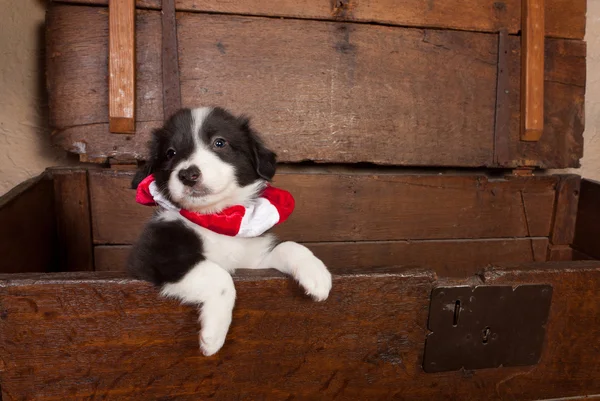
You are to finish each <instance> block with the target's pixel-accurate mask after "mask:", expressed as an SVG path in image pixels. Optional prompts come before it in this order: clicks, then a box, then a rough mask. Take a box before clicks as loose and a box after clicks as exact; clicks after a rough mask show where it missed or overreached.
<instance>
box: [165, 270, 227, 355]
mask: <svg viewBox="0 0 600 401" xmlns="http://www.w3.org/2000/svg"><path fill="white" fill-rule="evenodd" d="M161 294H162V295H163V296H167V297H173V298H177V299H179V300H181V301H182V302H183V303H186V304H193V305H197V306H199V305H202V307H201V309H200V318H199V320H200V324H201V330H200V348H201V349H202V353H203V354H204V355H206V356H209V355H213V354H214V353H216V352H217V351H218V350H220V349H221V347H222V346H223V343H224V342H225V337H226V336H227V331H228V330H229V325H230V324H231V313H232V311H233V305H234V304H235V287H234V285H233V279H232V278H231V275H230V274H229V273H228V272H227V271H225V270H224V269H223V268H221V267H220V266H219V265H217V264H216V263H213V262H211V261H208V260H205V261H202V262H200V263H198V264H197V265H196V266H194V268H192V270H190V271H189V272H188V273H187V274H186V275H185V276H184V277H183V278H182V279H181V280H180V281H178V282H177V283H174V284H166V285H165V286H163V288H162V291H161Z"/></svg>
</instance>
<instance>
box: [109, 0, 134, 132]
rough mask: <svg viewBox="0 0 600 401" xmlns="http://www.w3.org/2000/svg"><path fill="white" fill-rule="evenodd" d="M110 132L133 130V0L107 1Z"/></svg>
mask: <svg viewBox="0 0 600 401" xmlns="http://www.w3.org/2000/svg"><path fill="white" fill-rule="evenodd" d="M108 11H109V18H108V21H109V22H108V24H109V34H108V81H109V83H108V85H109V92H108V117H109V119H108V121H109V130H110V132H114V133H120V134H133V133H135V0H109V3H108Z"/></svg>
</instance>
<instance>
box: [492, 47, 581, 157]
mask: <svg viewBox="0 0 600 401" xmlns="http://www.w3.org/2000/svg"><path fill="white" fill-rule="evenodd" d="M545 46H546V51H545V54H546V61H545V63H544V65H545V69H546V71H545V84H544V94H545V96H544V98H545V100H544V121H545V122H544V134H543V135H542V137H541V139H540V140H539V141H538V142H524V141H521V140H520V132H521V128H520V123H519V121H520V118H521V111H520V106H519V105H520V101H521V99H520V88H521V82H520V78H519V77H520V74H521V67H520V59H521V58H520V57H521V53H520V50H519V47H520V44H519V40H518V38H516V37H512V36H511V37H509V48H510V50H509V53H508V57H509V62H508V64H509V71H510V74H509V76H510V83H509V96H510V99H511V100H510V102H509V104H510V114H511V118H510V125H509V127H510V128H509V135H510V138H509V141H508V144H509V149H508V160H507V162H505V163H502V164H501V165H502V166H504V167H511V168H514V167H519V166H533V165H535V166H539V167H542V168H568V167H579V160H580V159H581V157H583V130H584V126H585V124H584V121H585V120H584V99H585V83H586V45H585V42H581V41H562V40H555V39H548V40H546V43H545Z"/></svg>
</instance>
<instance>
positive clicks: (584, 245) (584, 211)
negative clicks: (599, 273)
mask: <svg viewBox="0 0 600 401" xmlns="http://www.w3.org/2000/svg"><path fill="white" fill-rule="evenodd" d="M573 248H575V249H576V250H577V251H579V252H581V253H583V254H586V255H589V256H591V257H593V258H596V259H600V183H599V182H597V181H592V180H582V181H581V190H580V195H579V208H578V210H577V223H576V226H575V238H574V240H573Z"/></svg>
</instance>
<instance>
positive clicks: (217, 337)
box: [200, 305, 231, 356]
mask: <svg viewBox="0 0 600 401" xmlns="http://www.w3.org/2000/svg"><path fill="white" fill-rule="evenodd" d="M205 306H206V305H205ZM200 320H201V325H202V329H201V330H200V349H201V350H202V353H203V354H204V355H205V356H211V355H214V354H216V353H217V352H218V351H219V350H220V349H221V347H223V344H224V343H225V337H227V332H228V331H229V325H230V324H231V310H226V309H224V308H219V309H217V308H210V307H209V308H206V307H203V308H202V315H201V319H200Z"/></svg>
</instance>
